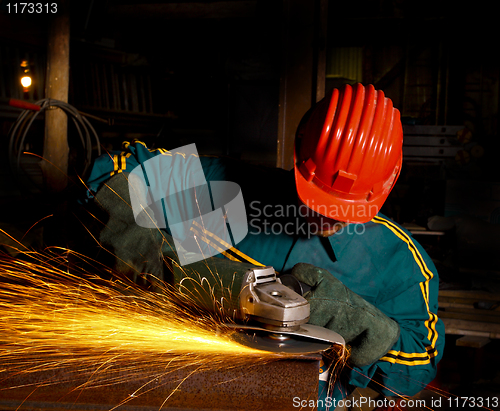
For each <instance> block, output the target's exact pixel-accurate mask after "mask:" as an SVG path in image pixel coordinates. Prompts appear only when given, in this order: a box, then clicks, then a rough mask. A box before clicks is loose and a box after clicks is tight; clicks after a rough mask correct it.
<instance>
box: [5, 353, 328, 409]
mask: <svg viewBox="0 0 500 411" xmlns="http://www.w3.org/2000/svg"><path fill="white" fill-rule="evenodd" d="M320 359H321V355H319V354H314V355H308V356H295V357H289V358H283V359H279V360H276V361H272V362H269V363H267V364H259V363H258V362H257V363H256V364H251V365H247V366H239V367H231V361H230V359H229V358H228V367H227V368H225V369H214V370H208V371H202V372H197V371H196V366H189V367H186V368H184V369H182V370H176V371H174V372H169V373H168V374H167V373H166V370H165V369H157V370H155V369H149V370H148V371H147V372H142V373H140V374H138V375H134V376H133V377H131V376H130V375H127V374H126V371H123V370H122V371H120V370H115V371H114V372H113V373H111V374H110V375H109V376H108V375H106V377H110V378H117V377H118V378H122V377H123V380H124V382H120V383H115V384H111V385H107V386H100V387H95V388H84V389H81V388H77V387H79V386H80V385H82V384H85V383H86V382H88V381H87V380H88V379H89V377H88V373H86V374H85V376H79V374H78V370H76V369H71V370H69V369H65V370H53V371H43V372H37V373H30V374H21V375H17V376H13V377H9V376H7V375H5V373H1V372H0V381H2V382H1V386H0V410H2V411H7V410H39V411H49V410H50V411H52V410H59V411H65V410H96V411H97V410H110V409H112V408H113V407H115V406H117V405H118V404H120V403H122V402H123V401H124V400H127V399H128V400H129V401H127V402H126V403H125V404H123V405H121V406H119V407H117V408H116V409H117V410H120V411H124V410H127V411H129V410H130V411H149V410H155V411H157V410H159V409H161V410H193V409H196V410H241V411H246V410H249V411H250V410H275V411H281V410H283V411H284V410H291V409H294V406H293V404H294V398H296V401H297V398H299V399H300V400H308V404H309V400H315V399H316V398H317V390H318V371H319V362H320ZM0 368H3V367H0ZM181 382H182V383H181ZM9 387H17V388H9ZM141 387H144V389H142V390H141V391H140V392H143V393H142V394H140V395H137V394H135V395H134V393H137V390H138V389H140V388H141ZM169 396H170V398H168V397H169ZM167 398H168V400H167V401H165V400H166V399H167ZM301 409H302V410H305V409H313V408H301Z"/></svg>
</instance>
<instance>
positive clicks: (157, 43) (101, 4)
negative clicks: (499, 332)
mask: <svg viewBox="0 0 500 411" xmlns="http://www.w3.org/2000/svg"><path fill="white" fill-rule="evenodd" d="M8 3H10V4H11V5H12V4H14V3H15V2H8V1H6V0H2V1H1V2H0V4H1V6H0V147H1V148H0V155H1V157H0V161H1V165H2V166H1V168H0V207H1V209H2V217H3V219H2V220H3V221H2V222H1V224H2V227H3V228H8V229H10V230H12V231H11V232H14V230H19V232H20V233H21V235H22V233H25V232H26V230H27V228H29V227H31V225H32V224H33V222H36V221H39V220H40V219H42V218H44V217H46V216H47V215H49V214H51V213H52V211H53V210H54V209H57V207H58V204H60V203H63V202H64V201H65V200H67V199H68V198H71V199H73V197H71V196H72V195H73V192H72V191H71V187H70V188H69V191H68V192H64V193H59V194H48V193H46V192H45V191H44V189H43V186H42V184H41V172H40V170H39V168H38V167H37V164H36V162H31V163H29V164H24V165H23V167H22V168H23V170H24V171H23V172H22V174H23V175H22V176H19V175H15V173H14V174H13V172H12V170H11V168H10V167H9V162H11V161H12V159H11V158H10V157H9V150H8V148H9V140H10V136H9V131H10V130H11V127H12V126H13V125H14V124H16V123H15V122H16V120H17V119H18V116H19V115H20V113H21V110H19V109H15V108H13V107H11V106H9V105H8V104H7V99H9V98H16V99H21V100H25V101H30V102H35V101H38V100H40V99H42V98H44V97H45V75H46V64H47V63H46V53H47V33H48V28H49V27H50V24H51V16H49V15H47V14H43V15H28V14H24V15H21V14H19V13H18V14H15V13H12V12H11V13H8V8H7V4H8ZM56 3H57V2H56ZM490 4H491V3H486V2H478V1H466V2H456V1H421V0H420V1H417V0H356V1H349V2H342V1H334V0H330V1H327V0H321V1H320V0H315V1H313V0H311V1H309V0H302V1H301V0H295V1H293V0H281V1H279V0H253V1H252V0H248V1H247V0H244V1H243V0H241V1H240V0H226V1H208V0H198V1H196V2H194V1H193V2H192V1H180V0H178V1H169V0H164V1H159V0H156V1H154V0H151V1H150V2H140V1H134V0H103V1H98V0H93V1H76V0H74V1H71V2H70V19H71V43H70V91H69V99H68V102H69V103H70V104H71V105H73V106H75V107H76V108H77V109H78V110H80V111H82V112H85V113H88V114H91V115H93V116H96V117H98V118H99V119H100V120H96V119H92V118H90V121H91V124H92V125H93V127H94V128H95V130H96V132H97V134H98V135H99V138H100V142H101V144H102V147H103V149H104V150H111V149H120V147H121V144H122V142H123V141H124V140H129V141H130V140H132V139H134V138H138V139H140V140H142V141H144V142H146V143H147V144H148V145H149V146H150V147H162V148H167V149H170V148H175V147H178V146H181V145H184V144H189V143H196V145H197V148H198V151H199V152H200V153H201V154H208V155H224V156H230V157H234V158H239V159H242V160H245V161H248V162H251V163H255V164H260V165H264V166H276V165H278V166H281V167H284V168H287V169H290V164H291V163H290V161H291V156H290V151H288V152H286V151H285V152H284V154H282V153H281V152H280V148H279V147H280V144H282V142H281V143H280V141H281V140H280V139H279V138H278V136H280V135H282V130H283V128H284V127H285V126H284V125H285V124H287V125H288V126H290V125H293V124H298V121H299V120H300V117H301V115H302V114H304V113H305V111H306V110H307V108H308V107H309V106H311V105H312V104H313V103H314V102H315V101H316V100H317V98H318V97H321V96H322V95H324V93H325V92H326V91H328V90H329V89H331V88H333V87H339V86H341V85H342V84H345V83H349V84H354V83H357V82H362V83H363V84H370V83H371V84H374V85H375V86H376V87H377V88H380V89H382V90H384V92H385V93H386V95H387V96H388V97H390V98H391V99H392V100H393V102H394V105H395V106H396V107H397V108H398V109H399V110H400V112H401V115H402V119H403V123H404V124H405V127H406V126H408V127H411V126H415V125H422V126H427V127H429V126H439V127H441V128H442V127H444V126H457V127H458V128H457V129H460V130H464V131H463V134H462V135H466V136H467V138H466V139H463V138H459V136H457V135H451V136H447V137H446V140H447V141H448V143H450V145H451V147H453V153H452V154H451V155H447V156H440V155H438V156H435V155H432V154H429V153H427V154H426V155H424V156H422V157H419V158H411V157H409V156H408V155H407V154H406V153H405V161H404V167H403V171H402V173H401V176H400V178H399V180H398V183H397V185H396V187H395V188H394V190H393V192H392V193H391V196H390V198H389V200H388V202H387V204H386V206H385V207H384V209H383V211H384V213H386V214H387V215H389V216H390V217H391V218H393V219H395V220H396V221H397V222H399V223H401V224H407V225H408V227H413V228H415V225H417V226H419V227H417V228H426V227H427V222H428V218H429V217H432V216H435V215H438V216H446V217H450V218H451V219H452V220H448V222H450V221H451V226H449V227H446V230H444V231H445V233H441V234H437V235H434V236H423V235H419V234H418V233H416V234H415V236H418V237H417V238H418V240H419V241H421V242H422V243H423V244H424V245H425V247H426V249H427V251H428V252H429V254H430V255H431V257H433V259H434V260H435V262H436V265H438V268H439V271H440V275H441V278H442V279H443V281H442V282H443V286H444V287H445V288H446V287H448V288H449V287H451V288H453V287H455V284H458V286H460V287H465V288H468V289H480V290H484V289H487V290H489V291H494V292H496V293H497V295H498V292H499V291H500V287H498V278H499V274H500V271H499V268H498V267H499V265H498V264H499V260H498V258H499V257H498V255H499V253H498V251H500V250H499V247H498V238H500V237H499V231H498V230H499V228H498V227H499V226H498V224H499V223H500V181H499V180H500V172H499V149H500V143H499V141H500V139H499V135H498V134H499V130H498V118H499V110H498V107H499V102H500V94H499V88H500V59H499V58H498V54H499V53H498V48H499V41H498V39H499V36H498V28H497V26H498V24H497V21H496V20H495V16H494V15H493V14H494V13H496V11H495V10H493V9H492V8H491V6H490ZM325 10H327V11H325ZM303 11H304V12H303ZM308 13H309V14H308ZM302 33H305V34H304V35H303V34H302ZM290 56H293V58H290ZM319 56H322V58H323V59H324V60H321V58H320V57H319ZM23 60H26V61H28V62H29V69H30V72H31V74H32V76H33V85H32V86H31V87H30V89H29V90H28V91H23V89H22V87H21V86H20V83H19V77H20V75H21V72H22V69H21V67H20V64H21V62H22V61H23ZM302 64H303V65H304V66H307V67H306V68H305V70H304V73H305V74H304V76H303V77H302V78H301V77H300V75H299V76H298V78H299V80H297V78H294V81H295V83H293V82H292V81H291V80H290V78H291V74H290V73H291V72H293V70H294V69H295V68H298V69H301V68H302V67H301V66H302ZM298 72H299V73H300V70H299V71H298ZM301 80H303V84H305V86H304V88H305V90H306V91H305V92H300V93H298V95H293V93H291V92H293V91H294V90H298V87H295V85H296V84H298V85H303V84H302V83H301ZM301 90H302V89H301ZM287 93H288V94H287ZM294 108H295V109H296V110H295V111H296V113H297V114H295V115H294V116H293V117H294V118H292V119H291V120H287V119H285V118H284V113H285V112H286V110H291V112H292V111H293V109H294ZM287 121H288V122H289V123H287ZM43 127H44V123H43V117H42V118H40V119H39V120H37V121H35V122H34V123H33V125H32V126H31V128H30V129H29V133H28V136H27V138H26V144H25V147H24V149H26V150H28V151H31V152H35V153H39V154H41V153H42V149H43ZM405 130H406V128H405ZM426 130H430V129H426ZM405 132H406V131H405ZM426 133H430V131H428V132H427V131H426ZM74 134H75V130H74V129H73V128H71V126H70V128H69V137H68V138H69V141H70V145H71V146H72V153H73V155H74V156H75V157H76V156H78V153H79V150H81V148H80V146H79V145H78V142H77V141H76V140H75V137H74ZM288 140H290V138H288ZM405 140H406V139H405ZM405 144H406V143H405ZM95 148H96V147H94V151H95ZM74 172H75V173H76V174H78V172H79V171H78V168H76V169H75V170H74ZM83 177H85V176H83ZM44 221H46V223H47V224H48V225H50V223H49V221H50V219H47V220H44ZM57 224H59V223H57ZM409 224H412V225H409ZM42 226H43V224H39V225H38V226H37V228H38V227H42ZM438 231H439V230H438ZM36 233H37V232H36V230H32V231H30V236H31V235H33V236H34V240H33V241H34V242H36V241H38V242H39V243H40V244H42V243H43V242H44V241H45V239H44V238H38V237H36ZM30 236H28V237H26V238H28V239H29V238H30ZM2 241H4V240H2ZM449 338H452V339H453V338H456V337H455V336H451V337H449ZM497 341H498V340H495V341H494V343H495V344H496V343H497ZM451 346H454V341H452V342H451ZM489 347H491V345H490V346H489ZM494 347H496V346H494ZM457 349H458V350H460V349H461V348H457V347H454V348H453V349H450V351H449V352H450V356H449V363H448V364H447V365H446V371H445V374H446V373H447V374H446V375H447V377H446V378H447V380H448V381H452V380H453V381H455V382H457V383H460V381H462V382H464V381H466V382H467V383H469V382H470V380H471V379H475V380H478V379H479V378H481V377H484V376H488V381H492V380H493V379H494V378H495V372H494V371H493V369H492V368H488V367H486V368H484V369H483V368H481V367H479V370H478V369H477V367H478V362H477V361H476V360H477V358H476V357H473V358H472V360H470V361H469V362H468V363H466V362H463V361H462V358H464V357H463V352H461V351H459V352H457V353H455V351H456V350H457ZM474 352H475V351H474ZM495 352H496V353H497V352H498V350H495V349H491V348H488V349H487V353H488V358H496V360H498V354H495ZM471 355H472V354H471ZM474 355H475V354H474ZM495 355H497V357H495ZM487 362H488V361H487ZM444 363H446V361H445V362H444ZM450 364H451V365H450ZM486 365H487V364H486ZM471 367H472V368H471ZM474 367H476V368H474ZM450 373H451V374H450ZM450 375H451V376H450ZM460 378H461V380H460ZM497 379H498V377H497Z"/></svg>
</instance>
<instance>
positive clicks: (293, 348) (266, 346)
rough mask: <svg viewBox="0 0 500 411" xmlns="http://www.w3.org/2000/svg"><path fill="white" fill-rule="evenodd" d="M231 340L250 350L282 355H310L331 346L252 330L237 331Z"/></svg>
mask: <svg viewBox="0 0 500 411" xmlns="http://www.w3.org/2000/svg"><path fill="white" fill-rule="evenodd" d="M231 339H232V340H233V341H236V342H237V343H239V344H242V345H245V346H247V347H250V348H255V349H257V350H261V351H270V352H275V353H283V354H310V353H315V352H320V351H325V350H327V349H328V348H330V347H331V346H332V343H331V342H328V341H320V340H314V339H310V338H307V337H301V336H297V335H290V334H280V333H279V332H275V331H261V330H252V329H239V330H238V332H235V333H233V334H231Z"/></svg>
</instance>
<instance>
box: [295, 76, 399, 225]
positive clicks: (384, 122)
mask: <svg viewBox="0 0 500 411" xmlns="http://www.w3.org/2000/svg"><path fill="white" fill-rule="evenodd" d="M402 146H403V128H402V126H401V118H400V114H399V111H398V110H397V109H395V108H394V107H393V105H392V101H391V100H390V99H389V98H387V97H385V96H384V93H383V92H382V91H380V90H375V88H374V87H373V86H372V85H368V86H366V87H365V86H363V85H361V84H356V85H355V86H352V87H351V86H350V85H345V86H344V87H343V88H342V89H341V90H338V89H334V90H333V91H331V92H330V93H328V95H327V96H326V97H325V98H324V99H323V100H321V101H320V102H319V103H318V104H317V105H316V106H314V107H313V108H312V109H311V110H309V112H308V113H307V114H306V115H305V116H304V118H303V119H302V121H301V124H300V125H299V128H298V130H297V136H296V139H295V183H296V186H297V192H298V195H299V198H300V200H301V201H302V202H303V203H304V204H305V205H306V206H307V207H309V208H310V209H312V210H314V211H316V212H317V213H319V214H321V215H323V216H326V217H329V218H332V219H335V220H338V221H345V222H350V223H365V222H367V221H370V220H371V219H372V218H373V217H374V216H375V215H376V214H377V213H378V211H379V210H380V208H381V207H382V205H383V204H384V202H385V200H386V198H387V196H388V195H389V192H390V191H391V189H392V187H393V186H394V183H395V182H396V180H397V178H398V176H399V173H400V171H401V163H402V158H403V153H402Z"/></svg>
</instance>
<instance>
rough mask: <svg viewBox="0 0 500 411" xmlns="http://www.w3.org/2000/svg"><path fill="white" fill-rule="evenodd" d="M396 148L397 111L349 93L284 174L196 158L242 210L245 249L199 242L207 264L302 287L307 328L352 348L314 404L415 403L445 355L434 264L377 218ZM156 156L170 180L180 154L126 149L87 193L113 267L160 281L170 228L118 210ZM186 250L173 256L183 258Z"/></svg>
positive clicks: (368, 94) (317, 118)
mask: <svg viewBox="0 0 500 411" xmlns="http://www.w3.org/2000/svg"><path fill="white" fill-rule="evenodd" d="M402 138H403V136H402V126H401V120H400V115H399V112H398V110H397V109H395V108H394V107H393V105H392V101H391V100H390V99H388V98H387V97H385V96H384V93H383V92H382V91H377V90H375V89H374V87H373V86H371V85H369V86H363V85H361V84H357V85H355V86H349V85H346V86H344V87H343V88H341V89H334V90H333V91H331V92H329V93H328V94H327V96H326V97H325V98H324V99H323V100H321V101H320V102H319V103H317V104H316V105H315V106H314V107H313V108H312V109H311V110H309V112H308V113H306V115H305V116H304V118H303V119H302V121H301V122H300V125H299V128H298V130H297V135H296V141H295V166H294V170H293V171H285V170H281V169H265V168H261V167H257V166H251V165H247V164H242V163H241V162H240V161H236V160H230V159H225V158H219V157H201V158H199V160H200V163H201V166H202V168H203V173H204V177H205V178H206V180H207V181H234V182H236V183H238V184H239V186H240V188H241V193H242V195H243V199H244V202H245V206H246V213H247V226H248V234H247V235H246V236H245V237H244V239H243V240H241V241H239V242H238V244H237V245H234V246H233V247H230V248H227V241H226V240H227V239H223V238H220V236H217V235H212V236H210V238H209V239H208V240H207V242H210V243H211V245H212V246H213V247H214V249H217V250H222V251H223V252H221V253H220V254H219V255H217V256H216V257H220V258H231V259H236V260H239V261H242V262H249V263H256V262H258V263H260V264H264V265H269V266H273V267H274V268H275V269H276V270H277V271H278V272H279V273H291V274H292V275H293V276H294V277H296V279H298V280H299V281H300V282H302V283H305V284H307V285H308V286H310V291H308V292H307V293H306V294H305V295H304V296H305V297H306V298H307V299H308V301H309V303H310V308H311V316H310V320H309V322H310V323H312V324H315V325H319V326H323V327H326V328H329V329H332V330H333V331H336V332H338V333H339V334H341V335H342V336H343V337H344V338H345V340H346V343H348V344H349V346H350V347H351V352H350V359H349V362H348V366H347V367H345V369H344V371H343V373H342V378H341V379H340V380H339V381H338V382H337V383H336V385H335V390H334V392H333V393H332V392H329V393H328V392H327V391H326V390H325V385H324V384H323V383H322V384H320V398H325V396H326V395H332V396H333V398H335V399H336V400H337V401H338V400H339V399H340V398H342V397H345V396H346V395H347V394H348V393H349V392H351V391H352V390H353V389H354V388H356V387H366V386H368V385H369V384H371V385H373V386H375V387H376V388H377V390H378V391H380V392H382V393H383V394H385V395H387V396H397V395H404V396H412V395H414V394H416V393H417V392H418V391H420V390H422V389H423V388H425V386H426V385H427V384H428V383H429V382H431V381H432V380H433V378H434V376H435V374H436V366H437V363H438V361H439V360H440V358H441V356H442V354H443V347H444V327H443V324H442V322H441V320H439V319H438V317H437V315H436V312H437V294H438V283H439V281H438V275H437V272H436V269H435V267H434V264H433V263H432V261H431V259H430V258H429V256H428V255H427V254H426V252H425V251H424V249H423V248H422V247H421V246H420V245H419V244H418V243H417V242H416V241H415V240H414V239H413V238H412V237H411V235H410V234H409V233H408V232H407V231H406V230H405V229H403V228H402V227H401V226H399V225H398V224H396V223H395V222H393V221H391V220H390V219H389V218H387V217H385V216H384V215H383V214H381V213H380V208H381V207H382V205H383V204H384V202H385V201H386V199H387V197H388V195H389V193H390V191H391V189H392V188H393V187H394V184H395V182H396V180H397V178H398V176H399V173H400V171H401V166H402ZM162 155H163V156H167V157H169V158H170V159H172V163H171V165H172V167H170V168H169V170H165V169H162V170H159V171H158V170H157V171H158V173H159V174H161V173H163V175H162V178H166V179H174V178H178V176H179V170H176V169H175V167H177V166H178V164H180V163H182V161H184V162H185V161H188V159H187V157H189V156H186V155H183V156H182V158H183V160H182V161H181V160H180V157H181V156H180V155H179V154H178V153H176V151H175V150H172V151H167V150H164V149H156V150H155V149H148V148H147V147H146V146H145V144H144V143H141V142H133V143H126V144H125V146H124V150H123V151H121V152H112V153H110V154H109V155H105V156H102V157H101V158H99V159H98V160H97V161H96V163H95V165H94V168H93V170H92V174H91V176H90V180H89V182H88V187H89V193H90V195H91V196H92V197H93V196H95V198H96V199H97V200H99V207H100V208H101V209H102V210H105V212H106V213H107V214H108V217H109V222H108V224H107V225H106V226H105V227H103V229H102V231H101V233H100V241H101V242H102V244H103V245H104V247H106V248H107V249H109V250H110V251H111V255H113V256H115V268H117V269H119V270H122V271H127V270H128V271H130V272H136V273H142V274H144V273H150V274H153V275H155V276H156V277H160V278H163V279H165V280H166V281H169V278H168V274H167V273H166V272H165V270H164V264H163V256H164V255H165V254H166V253H167V252H166V247H165V241H164V239H165V235H172V230H170V229H169V227H168V224H166V225H165V227H164V228H165V229H164V230H160V234H158V233H159V230H155V229H154V227H149V228H147V227H140V226H138V225H137V224H135V220H134V216H132V211H131V209H130V206H128V205H125V204H124V201H123V198H127V195H128V185H127V181H126V180H127V179H126V178H124V177H125V176H126V175H127V173H130V172H131V171H132V170H134V169H135V170H136V171H137V170H141V168H140V167H139V168H136V167H137V166H141V167H142V171H144V172H145V171H146V168H145V167H144V164H145V162H146V161H147V160H149V159H151V158H154V157H155V156H162ZM175 159H178V160H179V161H177V162H175V161H174V160H175ZM165 173H167V174H168V175H166V174H165ZM146 174H147V173H146ZM153 174H154V173H151V172H150V173H149V176H148V178H149V179H150V180H152V178H153ZM154 178H157V177H154ZM105 182H106V184H104V183H105ZM117 194H119V195H117ZM201 197H202V196H200V198H197V201H198V200H200V199H201ZM200 201H202V200H200ZM198 205H199V204H198ZM167 214H168V213H167ZM166 220H168V215H167V219H166ZM166 220H165V221H166ZM162 232H163V233H165V235H163V234H162ZM207 237H208V236H207ZM183 240H184V241H183V242H182V246H179V247H180V248H182V247H185V248H187V249H188V248H189V247H190V246H189V244H190V242H189V241H187V240H185V239H183ZM228 241H229V240H228ZM229 242H230V241H229ZM214 243H215V244H214ZM192 244H193V242H192V241H191V245H192ZM217 246H218V247H217ZM178 251H179V250H178ZM184 251H185V250H184ZM322 405H323V403H320V404H319V407H318V408H319V409H321V406H322Z"/></svg>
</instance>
